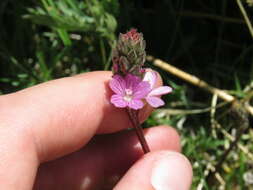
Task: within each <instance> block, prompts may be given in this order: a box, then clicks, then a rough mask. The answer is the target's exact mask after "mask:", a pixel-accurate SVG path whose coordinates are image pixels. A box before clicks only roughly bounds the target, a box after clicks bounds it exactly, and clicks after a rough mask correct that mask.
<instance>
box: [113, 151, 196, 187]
mask: <svg viewBox="0 0 253 190" xmlns="http://www.w3.org/2000/svg"><path fill="white" fill-rule="evenodd" d="M191 181H192V168H191V165H190V163H189V161H188V160H187V159H186V158H185V157H184V156H183V155H182V154H180V153H177V152H171V151H157V152H151V153H149V154H146V155H145V156H144V157H143V158H142V159H141V160H139V161H138V162H137V163H135V165H133V166H132V168H131V169H130V170H129V171H128V172H127V173H126V174H125V176H124V177H123V178H122V179H121V180H120V181H119V183H118V184H117V186H116V187H115V188H114V190H127V189H131V190H139V189H143V190H150V189H154V190H188V189H190V186H191Z"/></svg>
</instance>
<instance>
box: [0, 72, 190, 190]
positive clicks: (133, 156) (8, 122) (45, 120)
mask: <svg viewBox="0 0 253 190" xmlns="http://www.w3.org/2000/svg"><path fill="white" fill-rule="evenodd" d="M110 77H111V73H110V72H91V73H87V74H82V75H78V76H75V77H69V78H63V79H59V80H54V81H50V82H47V83H44V84H40V85H37V86H34V87H31V88H28V89H25V90H22V91H19V92H17V93H13V94H8V95H4V96H1V97H0V161H1V162H0V189H6V190H7V189H8V190H12V189H13V190H14V189H15V190H16V189H19V190H27V189H36V190H40V189H47V190H50V189H52V190H58V189H59V190H64V189H66V190H69V189H71V190H75V189H76V190H77V189H82V190H84V189H85V190H86V189H112V188H113V187H114V189H115V190H125V189H126V190H129V189H130V190H140V189H142V190H149V189H157V190H164V189H177V190H186V189H189V187H190V184H191V178H192V171H191V166H190V164H189V162H188V161H187V159H186V158H185V157H184V156H183V155H182V154H180V153H179V152H180V143H179V136H178V134H177V133H176V131H175V130H174V129H172V128H170V127H167V126H166V127H164V126H158V127H153V128H149V129H145V130H144V133H145V137H146V139H147V142H148V144H149V146H150V148H151V152H150V153H148V154H146V155H144V156H143V153H142V149H141V146H140V145H139V142H138V139H137V137H136V136H135V133H134V132H133V131H130V130H125V131H123V129H126V128H128V127H129V126H131V125H130V121H129V119H128V117H127V114H126V113H125V111H124V110H122V109H118V108H115V107H114V106H112V105H111V104H110V102H109V97H110V96H111V91H110V89H109V88H108V84H107V82H108V80H109V79H110ZM151 111H152V109H151V108H149V107H145V108H144V109H142V110H141V112H140V120H142V121H143V120H145V118H147V117H148V115H149V114H150V112H151ZM115 132H117V133H115ZM137 160H138V161H137ZM136 161H137V162H136ZM154 187H155V188H154Z"/></svg>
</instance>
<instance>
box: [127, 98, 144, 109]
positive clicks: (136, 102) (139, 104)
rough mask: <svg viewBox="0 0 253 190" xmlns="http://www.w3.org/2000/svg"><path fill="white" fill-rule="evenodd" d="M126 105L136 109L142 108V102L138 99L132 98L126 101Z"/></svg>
mask: <svg viewBox="0 0 253 190" xmlns="http://www.w3.org/2000/svg"><path fill="white" fill-rule="evenodd" d="M128 106H129V107H130V108H132V109H134V110H138V109H141V108H143V106H144V104H143V102H142V101H141V100H139V99H132V101H131V102H129V103H128Z"/></svg>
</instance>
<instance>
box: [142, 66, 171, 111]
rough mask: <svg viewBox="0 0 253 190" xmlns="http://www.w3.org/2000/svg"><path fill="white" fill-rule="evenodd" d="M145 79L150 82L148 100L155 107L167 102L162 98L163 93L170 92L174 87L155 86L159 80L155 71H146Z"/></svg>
mask: <svg viewBox="0 0 253 190" xmlns="http://www.w3.org/2000/svg"><path fill="white" fill-rule="evenodd" d="M143 81H147V82H149V84H150V88H151V91H150V92H149V93H148V94H147V96H146V98H145V99H146V101H147V102H148V103H149V104H150V105H151V106H152V107H154V108H157V107H160V106H163V105H164V104H165V103H164V101H163V100H162V99H161V98H160V96H161V95H164V94H168V93H170V92H172V88H171V87H169V86H160V87H157V88H154V87H155V83H156V81H157V73H156V72H154V71H148V72H146V74H145V76H144V78H143Z"/></svg>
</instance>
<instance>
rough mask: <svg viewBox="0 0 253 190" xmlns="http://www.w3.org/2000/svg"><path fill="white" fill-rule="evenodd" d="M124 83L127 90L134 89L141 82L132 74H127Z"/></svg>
mask: <svg viewBox="0 0 253 190" xmlns="http://www.w3.org/2000/svg"><path fill="white" fill-rule="evenodd" d="M125 81H126V88H127V89H134V88H135V87H136V86H137V85H138V84H139V83H140V82H141V78H140V77H138V76H134V75H132V74H128V75H126V77H125Z"/></svg>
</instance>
